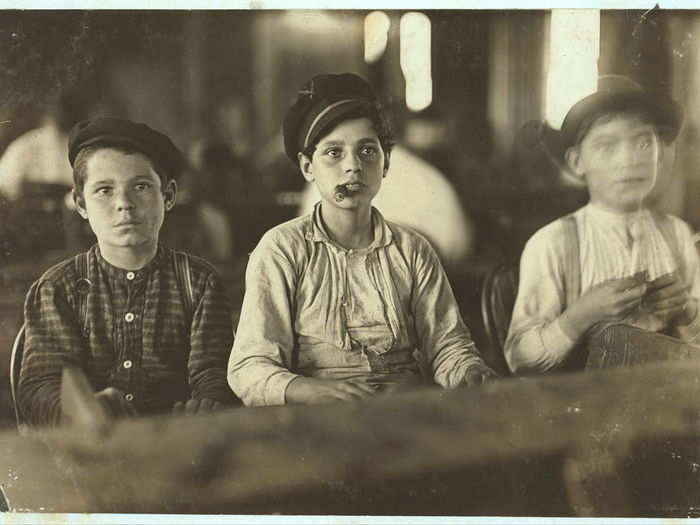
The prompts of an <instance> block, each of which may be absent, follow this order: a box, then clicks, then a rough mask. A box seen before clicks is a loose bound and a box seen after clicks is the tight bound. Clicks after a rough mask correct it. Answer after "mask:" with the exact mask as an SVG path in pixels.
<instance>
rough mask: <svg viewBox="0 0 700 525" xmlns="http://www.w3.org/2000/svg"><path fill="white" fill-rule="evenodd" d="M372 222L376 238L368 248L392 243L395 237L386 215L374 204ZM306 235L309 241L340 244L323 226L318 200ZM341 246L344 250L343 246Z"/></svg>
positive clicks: (372, 248)
mask: <svg viewBox="0 0 700 525" xmlns="http://www.w3.org/2000/svg"><path fill="white" fill-rule="evenodd" d="M372 224H373V225H374V240H373V241H372V243H371V244H370V245H369V246H368V247H367V248H366V249H367V250H374V249H375V248H382V247H384V246H388V245H389V244H391V241H392V239H393V234H392V232H391V228H390V227H389V225H388V224H387V222H386V221H385V220H384V217H383V216H382V214H381V213H380V212H379V210H378V209H377V208H375V207H374V206H372ZM304 237H305V238H306V239H307V240H309V241H313V242H325V243H329V244H332V245H333V246H338V245H337V244H336V243H335V242H333V240H332V239H331V238H330V236H329V235H328V233H327V232H326V229H325V228H324V227H323V221H322V220H321V203H320V202H317V203H316V206H314V211H313V213H312V214H311V221H309V228H308V230H307V232H306V234H305V235H304ZM339 248H341V249H343V250H344V248H342V247H339Z"/></svg>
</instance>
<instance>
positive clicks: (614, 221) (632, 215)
mask: <svg viewBox="0 0 700 525" xmlns="http://www.w3.org/2000/svg"><path fill="white" fill-rule="evenodd" d="M587 208H588V214H589V216H590V217H592V218H593V219H594V220H595V221H597V222H600V223H603V224H608V225H613V226H628V225H630V224H632V223H635V222H636V221H639V220H641V219H642V218H643V217H644V215H645V212H646V210H645V209H644V208H642V209H640V210H636V211H632V212H627V213H619V212H614V211H610V210H606V209H605V208H603V207H601V206H599V205H597V204H594V203H592V202H589V203H588V206H587Z"/></svg>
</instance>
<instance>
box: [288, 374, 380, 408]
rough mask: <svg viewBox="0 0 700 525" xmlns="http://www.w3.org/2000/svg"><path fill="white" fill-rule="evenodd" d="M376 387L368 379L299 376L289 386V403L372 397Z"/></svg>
mask: <svg viewBox="0 0 700 525" xmlns="http://www.w3.org/2000/svg"><path fill="white" fill-rule="evenodd" d="M375 393H376V390H375V388H374V387H373V386H372V385H370V384H369V383H367V380H366V379H362V378H357V379H343V380H338V379H316V378H313V377H297V378H296V379H294V381H292V382H291V383H289V386H287V392H286V393H285V399H286V401H287V402H288V403H302V404H307V405H315V404H317V403H330V402H333V401H358V400H361V399H367V398H369V397H372V396H373V395H374V394H375Z"/></svg>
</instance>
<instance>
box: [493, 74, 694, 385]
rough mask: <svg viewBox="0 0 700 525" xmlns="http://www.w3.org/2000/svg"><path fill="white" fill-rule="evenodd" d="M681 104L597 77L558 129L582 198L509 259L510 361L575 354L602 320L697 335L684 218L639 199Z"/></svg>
mask: <svg viewBox="0 0 700 525" xmlns="http://www.w3.org/2000/svg"><path fill="white" fill-rule="evenodd" d="M681 122H682V111H681V108H680V107H679V106H678V105H677V104H676V103H675V102H674V101H672V100H670V99H667V98H665V97H663V96H661V95H658V94H652V93H649V92H646V91H644V90H643V89H642V88H641V87H640V86H639V85H637V84H636V83H635V82H633V81H632V80H630V79H628V78H626V77H620V76H612V75H611V76H607V77H601V78H600V79H599V84H598V91H596V92H595V93H593V94H592V95H590V96H588V97H585V98H583V99H582V100H580V101H579V102H577V103H576V104H575V105H574V106H573V107H572V108H571V109H570V110H569V112H568V113H567V115H566V117H565V119H564V122H563V124H562V127H561V131H560V133H559V137H558V138H559V144H558V151H557V152H556V154H557V156H558V159H559V160H560V161H561V162H562V163H563V164H564V167H565V169H567V170H568V172H569V173H570V174H572V175H574V176H575V177H578V178H580V179H581V180H582V181H583V182H585V184H586V185H587V187H588V192H589V195H590V202H589V203H588V204H587V205H586V206H584V207H583V208H581V209H579V210H577V211H575V212H574V213H572V214H570V215H568V216H566V217H562V218H560V219H558V220H556V221H554V222H552V223H550V224H548V225H547V226H545V227H543V228H542V229H540V230H539V231H537V232H536V233H535V234H534V235H533V236H532V237H531V238H530V240H529V241H528V243H527V245H526V246H525V249H524V250H523V254H522V257H521V261H520V284H519V287H518V296H517V299H516V303H515V307H514V310H513V318H512V321H511V325H510V330H509V333H508V338H507V340H506V346H505V356H506V360H507V362H508V365H509V366H510V368H511V370H512V371H513V372H515V373H542V372H547V371H555V370H576V369H581V368H583V367H584V366H585V360H586V356H585V353H584V352H583V351H582V346H581V345H580V344H578V343H580V342H581V341H582V340H583V339H584V337H585V335H586V333H587V332H588V330H589V329H590V328H592V327H593V326H594V325H597V324H599V323H605V322H612V321H624V322H625V323H628V324H631V325H634V326H637V327H640V328H643V329H646V330H651V331H665V332H668V333H670V334H671V335H674V336H676V337H679V338H681V339H683V340H685V341H690V342H695V341H697V340H698V339H700V337H699V336H700V318H699V317H700V316H698V307H697V304H698V298H699V297H700V264H699V263H698V255H697V252H696V250H695V246H694V244H693V242H692V238H691V232H690V229H689V227H688V225H687V224H685V223H684V222H683V221H681V220H680V219H678V218H676V217H673V216H670V215H665V214H661V213H658V212H655V211H652V210H650V209H649V208H647V207H646V206H645V205H644V199H645V198H646V197H647V195H648V194H649V193H650V192H651V190H652V188H653V187H654V183H655V180H656V173H657V167H658V163H659V141H660V140H661V139H664V140H665V141H666V142H667V143H670V142H671V141H673V140H674V139H675V137H676V136H677V134H678V131H679V129H680V125H681Z"/></svg>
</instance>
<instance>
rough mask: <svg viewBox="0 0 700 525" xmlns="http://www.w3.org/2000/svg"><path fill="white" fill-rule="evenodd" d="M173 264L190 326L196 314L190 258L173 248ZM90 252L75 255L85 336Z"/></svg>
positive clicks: (81, 321) (80, 311)
mask: <svg viewBox="0 0 700 525" xmlns="http://www.w3.org/2000/svg"><path fill="white" fill-rule="evenodd" d="M172 253H173V266H174V267H175V279H176V280H177V287H178V289H179V290H180V297H181V299H182V304H183V305H184V307H185V319H186V320H187V321H188V326H187V328H188V330H187V331H188V332H189V327H190V325H191V324H192V317H193V316H194V292H193V288H192V275H191V273H190V260H189V257H188V256H187V254H185V253H183V252H178V251H174V250H173V252H172ZM88 254H89V252H84V253H80V254H78V255H76V256H75V258H74V259H73V262H74V264H75V273H76V274H77V275H78V280H77V281H76V288H77V291H78V319H79V320H80V329H81V331H82V333H83V335H84V336H86V337H87V335H88V333H89V331H90V328H89V324H88V311H89V302H90V301H89V299H90V288H91V287H92V280H91V274H90V264H89V261H88Z"/></svg>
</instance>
